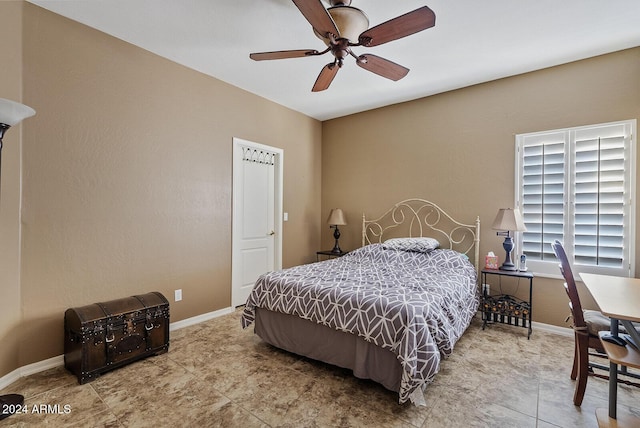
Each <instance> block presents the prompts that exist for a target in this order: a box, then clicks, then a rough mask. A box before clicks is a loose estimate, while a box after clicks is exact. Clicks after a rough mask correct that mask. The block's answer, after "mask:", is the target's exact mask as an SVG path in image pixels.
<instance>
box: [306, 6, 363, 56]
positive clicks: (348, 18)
mask: <svg viewBox="0 0 640 428" xmlns="http://www.w3.org/2000/svg"><path fill="white" fill-rule="evenodd" d="M327 11H328V12H329V15H331V18H332V19H333V22H335V24H336V27H337V28H338V31H339V32H340V34H337V36H339V37H340V38H344V39H347V40H349V42H351V43H358V38H359V37H360V34H362V33H363V32H365V31H366V30H367V29H369V18H367V15H365V13H364V12H363V11H361V10H360V9H358V8H356V7H352V6H334V7H330V8H328V9H327ZM314 33H315V34H316V36H317V37H318V38H320V39H321V40H322V41H323V42H324V43H325V44H326V45H327V46H329V44H330V41H329V39H327V38H325V37H323V36H322V35H320V34H318V32H317V31H315V30H314Z"/></svg>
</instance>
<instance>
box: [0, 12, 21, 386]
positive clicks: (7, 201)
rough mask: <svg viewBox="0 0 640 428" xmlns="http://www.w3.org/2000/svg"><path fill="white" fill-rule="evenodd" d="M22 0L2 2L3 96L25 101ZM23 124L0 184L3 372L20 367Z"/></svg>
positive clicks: (9, 146)
mask: <svg viewBox="0 0 640 428" xmlns="http://www.w3.org/2000/svg"><path fill="white" fill-rule="evenodd" d="M22 7H23V4H22V2H21V1H10V2H2V3H0V16H2V21H3V22H2V25H0V40H2V61H0V76H1V78H0V98H7V99H10V100H13V101H18V102H20V101H22ZM21 139H22V125H16V126H14V127H12V128H11V129H9V130H8V131H7V132H6V133H5V137H4V144H3V146H4V148H3V149H2V166H1V168H2V178H1V181H0V185H1V186H2V188H1V189H0V293H1V295H0V376H1V375H3V374H5V373H8V372H11V371H12V370H14V369H15V368H16V367H17V363H18V359H17V355H18V354H17V349H18V338H19V337H20V320H21V312H20V145H21Z"/></svg>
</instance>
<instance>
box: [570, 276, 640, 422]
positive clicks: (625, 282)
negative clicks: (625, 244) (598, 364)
mask: <svg viewBox="0 0 640 428" xmlns="http://www.w3.org/2000/svg"><path fill="white" fill-rule="evenodd" d="M580 277H581V278H582V281H583V282H584V285H585V286H586V287H587V289H588V290H589V292H590V293H591V295H592V296H593V299H594V300H595V301H596V303H597V305H598V306H599V307H600V311H601V312H602V313H603V314H605V315H607V316H608V317H610V318H611V334H613V335H617V334H618V321H620V322H621V323H622V325H624V327H625V329H626V330H627V332H628V333H629V335H630V336H631V338H632V339H633V342H634V343H635V344H636V345H638V346H637V348H634V347H632V346H631V345H629V344H627V345H626V346H625V347H624V348H623V347H622V346H618V345H615V344H613V343H609V342H605V341H602V345H603V346H604V349H605V351H606V352H607V355H608V357H609V366H610V370H609V413H608V416H607V415H605V413H604V411H596V417H597V418H598V425H600V426H613V422H615V420H616V416H617V415H616V405H617V395H618V388H617V387H618V385H617V384H618V364H620V365H623V366H626V367H636V368H640V334H638V332H637V331H636V329H635V328H634V326H633V324H632V323H631V322H632V321H636V322H640V279H638V278H624V277H618V276H609V275H596V274H591V273H582V274H580ZM612 420H613V421H612ZM618 422H622V421H618ZM633 423H634V424H635V423H639V424H640V420H634V421H633Z"/></svg>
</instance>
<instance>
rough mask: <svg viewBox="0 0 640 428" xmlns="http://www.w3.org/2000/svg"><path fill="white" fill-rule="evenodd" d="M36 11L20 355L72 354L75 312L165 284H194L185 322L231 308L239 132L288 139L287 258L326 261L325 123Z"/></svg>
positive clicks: (25, 359) (28, 70)
mask: <svg viewBox="0 0 640 428" xmlns="http://www.w3.org/2000/svg"><path fill="white" fill-rule="evenodd" d="M0 8H2V9H1V10H2V12H4V9H6V6H5V5H4V4H0ZM24 11H25V20H24V61H25V62H24V63H25V67H24V93H25V102H26V103H28V104H29V105H31V106H32V107H34V108H35V109H36V110H37V111H38V115H37V116H36V117H35V118H33V119H32V120H31V121H30V122H29V124H28V128H27V129H26V131H25V139H24V147H23V150H24V174H23V180H24V189H23V206H22V210H23V211H22V222H23V235H22V262H23V263H22V282H21V291H22V307H23V311H24V313H23V320H22V323H21V326H20V329H19V332H20V334H19V338H18V340H19V351H18V354H19V356H18V364H19V366H23V365H25V364H29V363H33V362H35V361H40V360H43V359H45V358H49V357H52V356H56V355H60V354H61V353H62V352H63V348H62V343H63V341H62V338H63V322H62V321H63V313H64V310H65V309H66V308H69V307H73V306H79V305H85V304H89V303H93V302H95V301H104V300H109V299H114V298H119V297H124V296H129V295H133V294H138V293H143V292H147V291H152V290H157V291H160V292H162V293H164V294H165V296H167V297H168V298H169V299H170V301H173V291H174V290H175V289H178V288H181V289H182V291H183V300H182V301H181V302H177V303H173V302H172V304H171V321H172V322H175V321H178V320H181V319H185V318H188V317H192V316H196V315H200V314H203V313H207V312H210V311H214V310H218V309H221V308H226V307H229V305H230V303H231V300H230V298H231V296H230V287H231V197H232V195H231V184H232V183H231V177H232V174H231V167H232V158H231V156H232V138H233V137H241V138H243V139H247V140H251V141H255V142H258V143H262V144H267V145H272V146H275V147H279V148H282V149H284V153H285V170H284V180H285V185H284V210H285V211H286V212H288V213H289V221H288V222H286V223H284V236H283V247H284V249H283V264H284V265H285V266H291V265H296V264H300V263H304V262H309V261H311V260H314V259H315V250H316V249H317V248H318V247H319V243H320V236H319V230H320V228H319V224H320V216H319V211H320V172H321V171H320V166H321V154H320V150H321V124H320V122H318V121H316V120H314V119H310V118H308V117H306V116H304V115H302V114H299V113H296V112H293V111H291V110H289V109H286V108H283V107H281V106H279V105H276V104H274V103H272V102H269V101H267V100H265V99H263V98H260V97H257V96H255V95H252V94H249V93H247V92H245V91H242V90H240V89H238V88H235V87H233V86H230V85H228V84H225V83H223V82H221V81H218V80H216V79H213V78H210V77H208V76H205V75H203V74H200V73H198V72H195V71H193V70H189V69H187V68H185V67H182V66H180V65H177V64H175V63H173V62H170V61H168V60H165V59H162V58H160V57H158V56H156V55H153V54H151V53H149V52H147V51H144V50H141V49H139V48H137V47H134V46H132V45H130V44H127V43H124V42H122V41H120V40H117V39H115V38H113V37H109V36H107V35H105V34H103V33H100V32H98V31H95V30H92V29H89V28H87V27H85V26H83V25H80V24H78V23H75V22H73V21H70V20H67V19H65V18H62V17H59V16H57V15H55V14H52V13H50V12H48V11H45V10H43V9H40V8H39V7H37V6H34V5H31V4H27V5H26V6H25V9H24ZM2 12H0V15H3V16H4V13H2ZM14 300H15V299H14ZM14 303H15V302H14ZM1 317H2V320H1V321H2V322H0V325H2V326H3V328H4V326H5V325H6V323H5V322H4V318H5V315H4V313H3V315H2V316H1ZM12 319H13V316H12ZM5 365H6V364H5ZM9 365H11V362H9ZM13 365H14V366H15V364H13ZM13 368H15V367H13ZM5 372H6V370H5ZM1 374H3V372H0V375H1Z"/></svg>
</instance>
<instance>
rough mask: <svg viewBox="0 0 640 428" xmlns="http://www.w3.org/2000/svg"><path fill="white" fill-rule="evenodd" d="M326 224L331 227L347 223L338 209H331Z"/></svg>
mask: <svg viewBox="0 0 640 428" xmlns="http://www.w3.org/2000/svg"><path fill="white" fill-rule="evenodd" d="M327 223H328V224H329V225H331V226H344V225H346V224H347V221H346V220H345V218H344V213H343V212H342V210H341V209H340V208H333V209H332V210H331V213H330V214H329V218H328V219H327Z"/></svg>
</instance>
